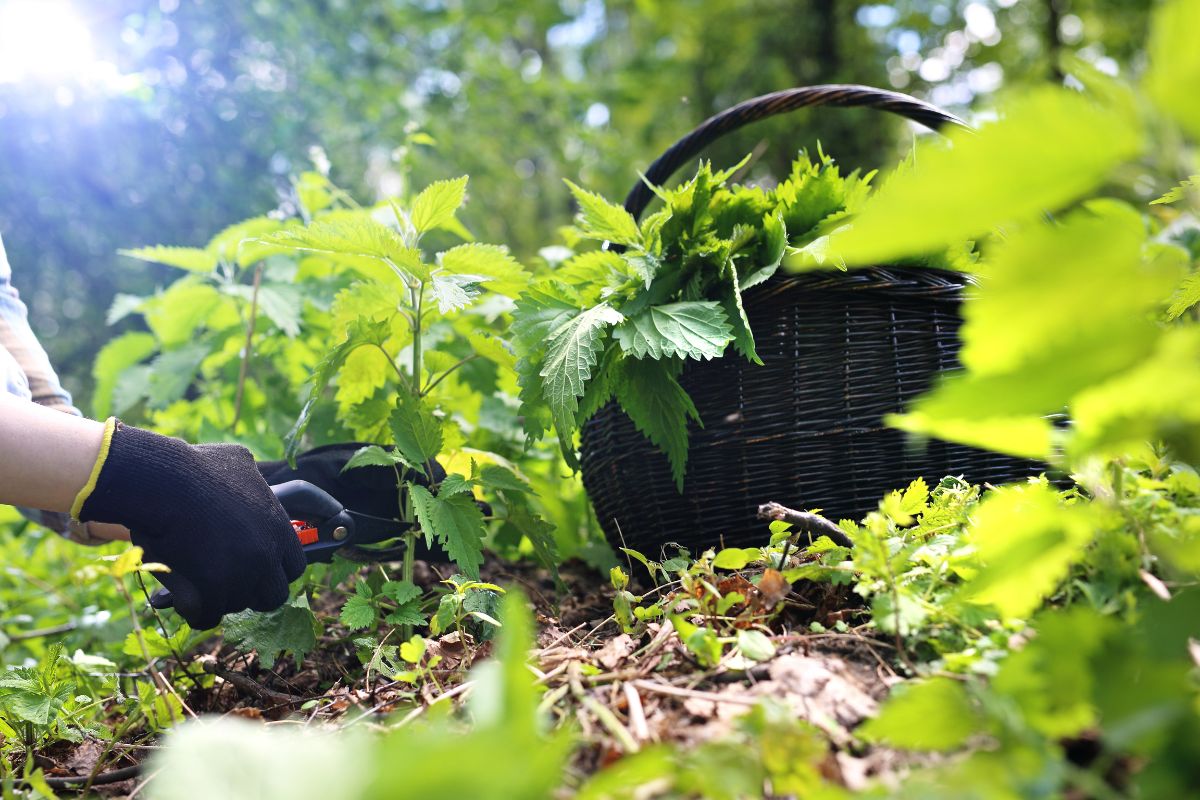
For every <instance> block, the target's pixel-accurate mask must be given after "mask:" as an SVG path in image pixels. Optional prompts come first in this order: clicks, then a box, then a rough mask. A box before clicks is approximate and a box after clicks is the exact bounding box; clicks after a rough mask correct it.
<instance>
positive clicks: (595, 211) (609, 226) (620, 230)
mask: <svg viewBox="0 0 1200 800" xmlns="http://www.w3.org/2000/svg"><path fill="white" fill-rule="evenodd" d="M566 183H567V186H568V187H569V188H570V189H571V194H573V195H575V201H576V202H577V203H579V226H580V228H581V229H582V231H583V233H584V235H585V236H587V237H588V238H591V239H599V240H601V241H609V242H613V243H615V244H623V245H636V244H640V243H641V238H642V235H641V231H639V230H638V226H637V222H636V221H635V220H634V218H633V215H632V214H630V213H629V212H628V211H626V210H625V209H623V208H621V207H620V206H618V205H614V204H613V203H610V202H608V201H607V200H605V199H604V198H603V197H601V196H600V195H598V194H596V193H595V192H589V191H588V190H586V189H581V188H580V187H578V186H576V185H575V184H573V183H571V182H570V181H567V182H566Z"/></svg>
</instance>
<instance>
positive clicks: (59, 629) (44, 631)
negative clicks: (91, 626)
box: [8, 622, 78, 642]
mask: <svg viewBox="0 0 1200 800" xmlns="http://www.w3.org/2000/svg"><path fill="white" fill-rule="evenodd" d="M77 627H78V625H76V624H75V623H74V622H66V623H63V624H62V625H55V626H54V627H52V628H38V629H37V630H33V631H25V632H23V633H12V634H9V635H8V640H9V641H10V642H24V641H28V640H29V639H40V638H41V637H43V636H57V635H59V634H60V633H70V632H71V631H73V630H75V628H77Z"/></svg>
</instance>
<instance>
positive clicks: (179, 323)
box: [142, 282, 237, 347]
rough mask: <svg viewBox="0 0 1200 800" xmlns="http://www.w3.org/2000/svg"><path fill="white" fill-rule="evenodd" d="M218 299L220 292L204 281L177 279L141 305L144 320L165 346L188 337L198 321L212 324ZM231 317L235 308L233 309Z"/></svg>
mask: <svg viewBox="0 0 1200 800" xmlns="http://www.w3.org/2000/svg"><path fill="white" fill-rule="evenodd" d="M222 301H224V302H226V303H229V304H230V305H233V302H232V301H231V300H228V299H227V298H222V297H221V293H220V292H219V291H217V290H216V288H214V287H213V286H210V285H209V284H207V283H192V282H178V283H174V284H172V285H171V286H170V287H169V288H168V289H167V290H166V291H164V292H163V293H162V294H159V295H156V296H154V297H152V298H150V299H149V300H147V301H146V302H145V303H144V304H143V306H142V313H143V314H144V315H145V317H146V324H147V325H149V326H150V330H151V331H152V332H153V333H154V335H155V336H157V337H158V339H159V341H161V342H162V343H163V344H164V345H166V346H167V347H172V346H174V345H180V344H184V343H186V342H190V341H192V339H193V338H194V334H195V333H196V331H197V329H199V328H200V327H201V326H202V325H203V326H206V327H209V328H213V327H216V326H215V325H214V321H215V320H214V312H215V311H216V310H217V308H218V307H219V306H220V305H221V303H222ZM234 319H235V320H236V319H237V312H236V311H234Z"/></svg>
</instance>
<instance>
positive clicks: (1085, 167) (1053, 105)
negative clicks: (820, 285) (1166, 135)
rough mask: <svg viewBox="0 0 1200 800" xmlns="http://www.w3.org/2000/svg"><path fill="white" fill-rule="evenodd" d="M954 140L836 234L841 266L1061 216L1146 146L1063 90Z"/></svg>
mask: <svg viewBox="0 0 1200 800" xmlns="http://www.w3.org/2000/svg"><path fill="white" fill-rule="evenodd" d="M1193 49H1194V48H1193ZM948 135H949V138H950V145H951V146H945V145H944V144H943V143H942V142H936V141H932V140H930V141H926V142H921V143H918V145H917V154H916V157H915V162H916V163H915V166H914V167H913V168H912V169H909V170H905V171H903V172H900V173H898V174H895V175H893V176H892V177H891V179H890V180H888V181H887V182H886V183H884V184H883V186H881V187H880V188H879V190H878V191H877V192H876V193H875V195H874V196H873V197H871V198H870V199H869V200H867V201H866V203H865V204H864V205H863V207H862V209H861V211H860V213H859V214H858V215H857V216H855V217H854V219H853V221H852V223H851V224H850V225H848V226H847V227H845V228H843V229H841V230H839V231H838V232H837V233H835V234H834V235H833V236H832V241H831V248H832V249H833V250H835V251H836V253H837V254H838V257H839V258H841V259H844V260H845V261H846V262H847V263H850V264H874V263H886V262H887V261H889V260H893V259H897V258H901V257H905V256H919V255H922V254H924V253H928V252H931V251H935V250H937V249H939V248H942V247H945V246H947V245H949V244H953V243H955V242H958V241H960V240H963V239H973V238H976V237H978V236H980V235H981V234H984V233H987V232H988V231H990V230H991V229H992V228H994V227H996V226H997V225H1000V224H1002V223H1007V222H1012V221H1014V220H1026V219H1033V218H1036V217H1037V216H1038V215H1040V214H1041V213H1043V212H1044V211H1054V210H1057V209H1059V208H1062V207H1063V206H1065V205H1067V204H1069V203H1071V202H1072V201H1074V200H1076V199H1078V198H1079V197H1081V196H1082V195H1084V194H1085V193H1087V192H1089V191H1091V190H1092V189H1094V188H1095V187H1096V186H1098V185H1100V183H1101V182H1102V181H1103V180H1104V179H1105V177H1106V176H1107V175H1108V173H1109V172H1110V171H1111V170H1112V169H1113V168H1114V167H1115V166H1116V165H1117V164H1119V163H1121V162H1122V161H1124V160H1126V159H1128V158H1130V157H1131V156H1133V155H1134V154H1135V153H1136V152H1137V149H1138V147H1139V146H1140V139H1141V132H1140V130H1139V129H1138V126H1137V123H1136V120H1135V119H1134V118H1132V117H1130V116H1126V115H1122V114H1119V113H1117V112H1116V111H1113V110H1111V109H1108V108H1105V107H1103V106H1100V105H1097V104H1096V103H1095V102H1094V101H1093V100H1092V99H1090V98H1088V97H1085V96H1083V95H1081V94H1079V93H1077V92H1073V91H1069V90H1067V89H1061V88H1057V87H1042V88H1039V89H1035V90H1031V91H1029V92H1026V93H1024V94H1023V95H1021V97H1020V98H1019V99H1018V100H1016V101H1014V102H1013V103H1012V104H1011V105H1010V106H1008V107H1007V108H1005V109H1003V114H1002V118H1001V119H1000V120H999V121H997V122H994V123H990V124H988V125H985V126H984V127H983V128H981V129H980V130H979V131H978V133H971V132H969V131H963V130H954V131H950V132H949V134H948ZM1048 271H1049V270H1048Z"/></svg>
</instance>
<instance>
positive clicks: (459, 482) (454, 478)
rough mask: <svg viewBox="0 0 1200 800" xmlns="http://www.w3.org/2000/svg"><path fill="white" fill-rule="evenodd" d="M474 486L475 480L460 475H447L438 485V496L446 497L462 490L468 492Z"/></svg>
mask: <svg viewBox="0 0 1200 800" xmlns="http://www.w3.org/2000/svg"><path fill="white" fill-rule="evenodd" d="M474 486H475V481H473V480H469V479H467V478H465V477H463V476H462V475H458V474H452V475H447V476H446V477H445V478H444V479H443V480H442V482H441V484H440V485H439V486H438V497H442V498H446V497H451V496H452V495H456V494H461V493H463V492H470V491H471V488H472V487H474Z"/></svg>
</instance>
